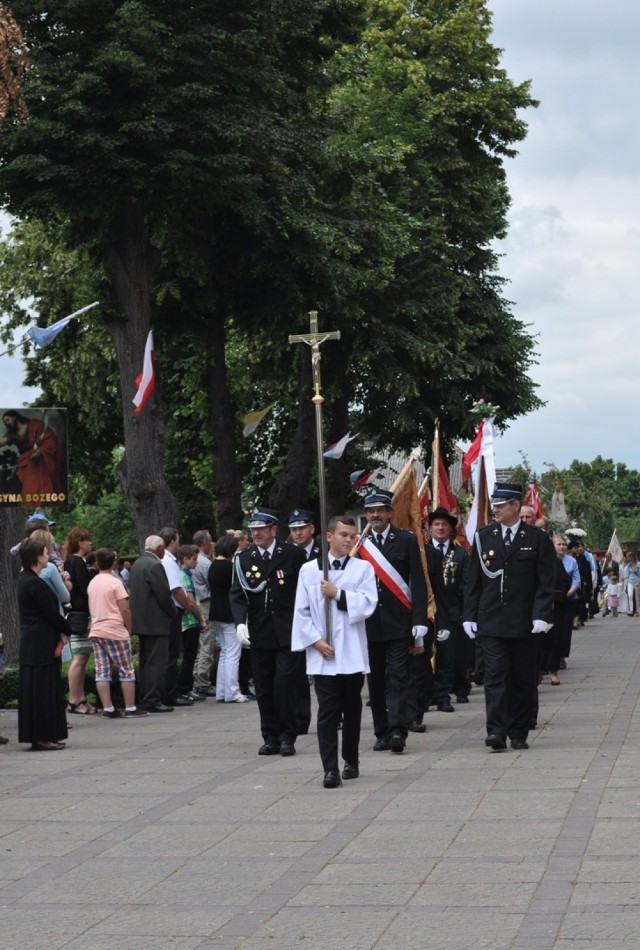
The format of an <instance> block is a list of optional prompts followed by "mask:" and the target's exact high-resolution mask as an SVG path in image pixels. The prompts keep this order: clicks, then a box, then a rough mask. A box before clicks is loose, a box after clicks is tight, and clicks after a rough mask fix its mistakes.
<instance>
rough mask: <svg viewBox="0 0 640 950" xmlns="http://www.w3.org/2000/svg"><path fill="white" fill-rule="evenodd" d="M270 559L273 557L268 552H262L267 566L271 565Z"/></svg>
mask: <svg viewBox="0 0 640 950" xmlns="http://www.w3.org/2000/svg"><path fill="white" fill-rule="evenodd" d="M270 558H271V555H270V554H269V552H268V551H263V552H262V560H263V561H264V563H265V564H268V563H269V560H270Z"/></svg>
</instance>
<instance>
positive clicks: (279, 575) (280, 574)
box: [276, 571, 284, 584]
mask: <svg viewBox="0 0 640 950" xmlns="http://www.w3.org/2000/svg"><path fill="white" fill-rule="evenodd" d="M276 576H277V578H278V584H284V571H276Z"/></svg>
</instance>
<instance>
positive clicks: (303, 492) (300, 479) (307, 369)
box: [269, 351, 317, 525]
mask: <svg viewBox="0 0 640 950" xmlns="http://www.w3.org/2000/svg"><path fill="white" fill-rule="evenodd" d="M307 355H308V354H307V353H306V351H305V352H304V353H303V357H304V356H307ZM298 393H299V399H298V424H297V426H296V431H295V433H294V435H293V439H292V440H291V444H290V445H289V451H288V452H287V459H286V462H285V464H284V468H283V469H282V471H281V472H280V474H279V475H278V477H277V479H276V481H275V483H274V485H273V488H272V489H271V493H270V495H269V506H270V507H271V508H277V509H278V511H280V514H281V516H282V519H283V520H282V521H281V525H282V524H285V521H284V519H285V518H286V516H287V515H288V514H289V512H290V511H291V509H292V508H295V507H296V506H297V505H303V504H305V503H306V502H307V501H308V500H309V479H310V477H311V472H312V469H313V465H314V462H315V460H316V458H317V451H316V423H315V407H314V405H313V403H312V402H311V396H312V394H313V381H312V373H311V360H310V359H304V358H303V359H301V360H300V381H299V384H298Z"/></svg>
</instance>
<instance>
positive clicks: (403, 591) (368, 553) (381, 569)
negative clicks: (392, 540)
mask: <svg viewBox="0 0 640 950" xmlns="http://www.w3.org/2000/svg"><path fill="white" fill-rule="evenodd" d="M358 554H359V555H360V557H361V558H364V560H365V561H368V562H369V564H371V566H372V567H373V570H374V571H375V574H376V577H378V578H379V579H380V580H381V581H382V583H383V584H384V586H385V587H386V588H387V590H390V591H391V593H392V594H393V595H394V597H397V598H398V600H399V601H400V603H401V604H402V605H403V606H404V607H406V608H407V610H411V605H412V599H411V588H410V587H409V585H408V584H407V582H406V581H405V579H404V577H402V575H401V574H398V572H397V571H396V569H395V567H393V565H392V564H390V562H389V561H388V560H387V559H386V557H385V556H384V554H383V553H382V551H381V550H380V548H378V547H376V545H375V544H374V543H373V541H371V540H370V539H369V538H365V540H364V541H363V542H362V544H361V545H360V548H359V549H358Z"/></svg>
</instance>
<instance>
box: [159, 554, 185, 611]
mask: <svg viewBox="0 0 640 950" xmlns="http://www.w3.org/2000/svg"><path fill="white" fill-rule="evenodd" d="M162 566H163V567H164V572H165V574H166V575H167V580H168V581H169V590H170V591H174V590H175V589H176V588H177V587H180V588H181V590H184V587H183V584H182V578H181V577H180V568H179V567H178V562H177V560H176V556H175V554H172V553H171V551H165V552H164V557H163V558H162ZM185 594H186V591H185ZM173 602H174V604H175V605H176V607H179V608H180V610H184V607H183V606H182V604H181V603H180V602H179V601H177V600H176V599H175V597H174V598H173Z"/></svg>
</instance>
